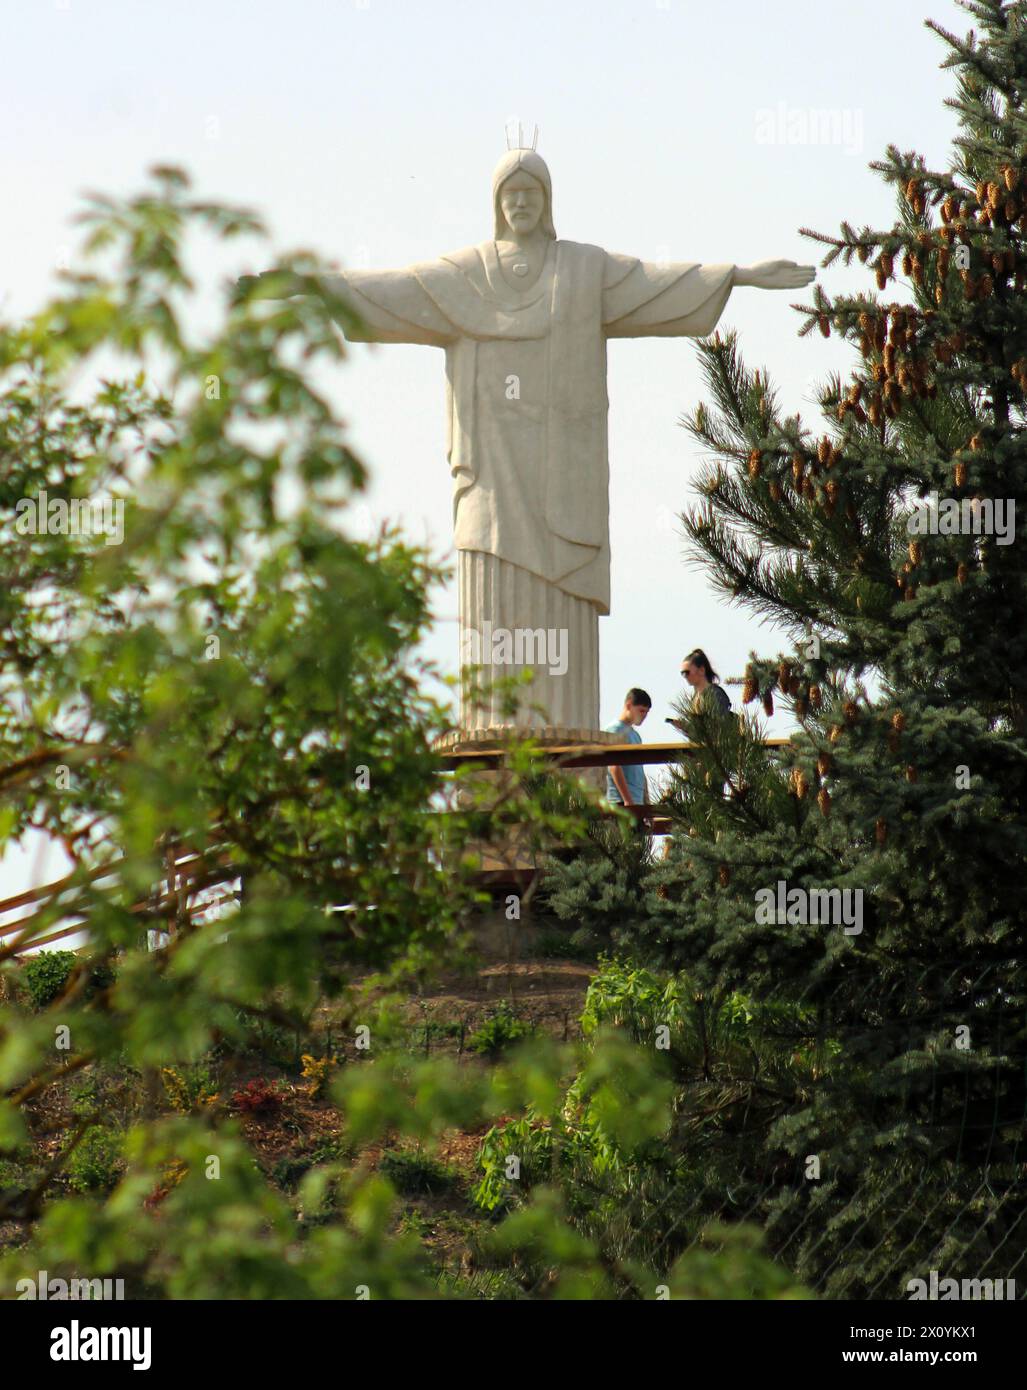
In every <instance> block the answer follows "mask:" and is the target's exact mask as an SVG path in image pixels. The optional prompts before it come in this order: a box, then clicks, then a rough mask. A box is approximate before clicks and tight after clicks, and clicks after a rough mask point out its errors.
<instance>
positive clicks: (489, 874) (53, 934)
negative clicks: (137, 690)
mask: <svg viewBox="0 0 1027 1390" xmlns="http://www.w3.org/2000/svg"><path fill="white" fill-rule="evenodd" d="M790 742H791V740H790V739H787V738H768V739H765V740H764V747H767V748H784V747H786V746H787V745H788V744H789V743H790ZM695 751H696V745H695V744H692V743H686V742H683V741H682V740H680V739H677V740H674V741H672V742H666V743H663V742H661V743H593V744H589V743H572V744H555V745H548V746H546V745H543V746H541V747H540V748H539V754H540V756H541V757H542V758H543V759H544V760H545V761H546V762H550V763H553V764H556V765H557V766H558V767H559V768H560V769H571V768H579V767H581V768H585V767H591V768H597V767H610V766H620V767H637V766H649V765H660V764H666V763H672V762H674V761H675V760H676V759H677V758H679V757H681V756H682V755H685V756H688V755H689V754H691V753H694V752H695ZM509 754H510V749H508V748H491V749H489V748H482V749H473V748H472V749H460V750H452V751H447V752H443V753H440V755H439V764H440V767H441V769H442V770H443V771H444V772H456V771H458V770H460V769H465V768H469V767H475V768H484V769H498V768H499V767H501V766H502V764H503V760H504V759H505V758H507V757H508V756H509ZM618 811H620V812H626V813H627V814H628V815H630V816H634V817H635V818H636V819H637V820H639V821H643V822H645V826H646V830H647V832H648V833H649V834H650V835H666V834H667V833H668V832H669V831H670V828H671V822H670V819H669V817H668V816H667V814H666V811H667V807H666V804H665V803H661V802H651V803H647V804H646V805H643V806H621V807H618V808H616V809H615V808H614V807H613V806H612V805H611V806H610V808H609V812H608V814H609V815H610V816H614V815H616V814H617V813H618ZM192 858H193V857H192V856H189V855H187V856H185V857H184V858H183V859H181V860H176V863H175V870H176V872H184V871H187V869H188V866H189V864H190V863H191V861H192ZM123 862H124V861H123V860H116V861H114V862H112V863H110V864H104V865H99V866H97V867H95V868H93V869H91V870H90V871H89V873H88V874H87V876H86V877H87V880H88V879H92V880H96V879H102V878H107V877H109V876H111V875H114V874H116V872H117V870H118V868H119V867H121V865H122V863H123ZM239 873H240V870H239V869H238V868H237V867H236V866H234V865H231V864H227V863H226V864H225V865H224V866H222V867H221V868H220V870H219V871H218V872H216V873H214V874H213V875H212V876H211V878H210V879H209V880H208V881H206V882H204V883H203V884H202V887H203V888H210V887H214V886H216V885H218V884H223V883H224V882H226V881H228V880H230V879H233V878H237V877H238V876H239ZM535 876H536V870H535V869H527V868H515V867H511V868H505V869H485V870H481V871H480V872H479V873H478V875H477V878H478V881H479V882H480V883H481V885H482V886H483V887H490V888H498V887H499V886H501V885H504V884H517V885H519V886H522V887H523V886H527V885H528V884H529V883H530V882H532V881H533V880H534V878H535ZM75 882H76V875H75V874H74V873H70V874H67V875H66V876H65V877H64V878H62V879H59V880H57V881H56V882H53V883H46V884H42V885H40V886H38V887H35V888H29V889H27V890H25V891H24V892H21V893H16V894H14V895H13V896H12V897H9V898H6V899H5V900H3V901H2V902H0V917H3V916H6V915H7V914H8V913H10V912H11V911H13V910H15V909H17V908H19V907H29V906H32V905H34V904H36V903H39V902H42V901H44V900H45V899H48V898H51V897H56V896H59V895H60V893H61V891H62V890H63V889H65V888H71V887H72V886H73V885H74V884H75ZM196 889H197V885H196V884H192V885H190V886H189V887H188V888H186V889H185V891H186V892H187V893H188V894H191V893H195V892H196ZM176 891H181V890H171V891H167V890H166V891H165V892H164V893H163V894H158V896H157V899H156V904H155V902H154V900H153V899H150V900H148V901H147V902H145V903H137V904H136V905H135V906H134V907H133V908H132V909H131V910H132V912H134V913H138V914H140V915H142V914H144V913H149V912H152V911H153V909H154V907H155V906H157V907H159V906H162V905H166V904H167V903H168V902H169V901H170V900H171V899H172V898H173V897H174V896H175V892H176ZM218 901H222V900H218ZM215 905H217V903H216V902H205V903H203V904H200V905H199V907H197V908H195V909H192V910H194V911H203V910H206V909H207V908H209V907H212V906H215ZM190 915H191V914H190ZM26 920H27V919H18V920H16V921H14V922H9V923H6V924H2V925H0V959H2V958H3V957H4V956H9V955H12V954H13V955H14V956H15V958H17V957H18V956H20V954H21V952H20V950H15V951H13V952H12V951H11V950H10V948H9V946H8V945H7V942H8V938H10V937H17V935H18V928H19V927H20V926H23V925H24V922H25V921H26ZM85 930H86V927H85V924H84V923H83V922H76V923H74V924H73V925H72V926H64V927H60V928H59V929H57V930H55V931H50V932H47V933H45V934H44V935H43V936H40V937H34V938H32V940H31V941H30V942H28V943H26V949H35V948H37V947H39V946H51V945H53V944H54V943H56V942H58V941H61V940H63V939H65V938H66V937H69V936H74V935H76V934H77V933H80V932H83V931H85ZM5 947H6V949H4V948H5Z"/></svg>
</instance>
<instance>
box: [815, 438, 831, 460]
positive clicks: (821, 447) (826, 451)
mask: <svg viewBox="0 0 1027 1390" xmlns="http://www.w3.org/2000/svg"><path fill="white" fill-rule="evenodd" d="M830 457H831V441H830V440H829V439H828V437H827V435H826V434H825V435H824V437H823V439H822V440H821V441H820V443H819V444H818V445H817V462H818V463H822V464H826V463H827V460H828V459H829V458H830Z"/></svg>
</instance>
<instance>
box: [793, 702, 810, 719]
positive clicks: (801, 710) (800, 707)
mask: <svg viewBox="0 0 1027 1390" xmlns="http://www.w3.org/2000/svg"><path fill="white" fill-rule="evenodd" d="M793 709H794V711H795V717H796V719H797V720H798V721H799V723H800V724H805V722H806V716H807V714H809V706H808V705H807V704H806V701H805V699H804V698H803V697H802V696H801V695H796V697H795V703H794V705H793Z"/></svg>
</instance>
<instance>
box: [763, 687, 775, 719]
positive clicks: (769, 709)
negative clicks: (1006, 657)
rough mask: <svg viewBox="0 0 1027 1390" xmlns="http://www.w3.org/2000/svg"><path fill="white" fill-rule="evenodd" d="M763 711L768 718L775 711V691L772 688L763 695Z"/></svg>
mask: <svg viewBox="0 0 1027 1390" xmlns="http://www.w3.org/2000/svg"><path fill="white" fill-rule="evenodd" d="M763 713H764V714H765V715H766V716H767V718H768V719H769V718H770V716H771V715H772V714H773V713H774V693H773V691H771V690H768V691H767V693H766V694H765V695H764V697H763Z"/></svg>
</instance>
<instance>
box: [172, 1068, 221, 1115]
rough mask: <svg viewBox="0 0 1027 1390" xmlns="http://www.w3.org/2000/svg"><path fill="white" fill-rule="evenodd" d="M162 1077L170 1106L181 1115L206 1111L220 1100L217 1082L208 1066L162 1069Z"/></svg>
mask: <svg viewBox="0 0 1027 1390" xmlns="http://www.w3.org/2000/svg"><path fill="white" fill-rule="evenodd" d="M160 1076H161V1081H162V1082H163V1083H164V1094H165V1095H166V1096H167V1098H168V1104H169V1105H170V1106H171V1108H172V1110H174V1111H176V1112H177V1113H178V1114H179V1115H188V1114H189V1113H190V1112H191V1111H193V1110H206V1109H208V1108H209V1107H210V1106H212V1105H213V1104H214V1103H215V1102H216V1100H217V1098H218V1086H217V1081H216V1079H215V1077H214V1075H213V1073H212V1072H211V1070H210V1068H209V1067H207V1066H203V1065H196V1066H191V1067H189V1066H186V1067H162V1068H161V1074H160Z"/></svg>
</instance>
